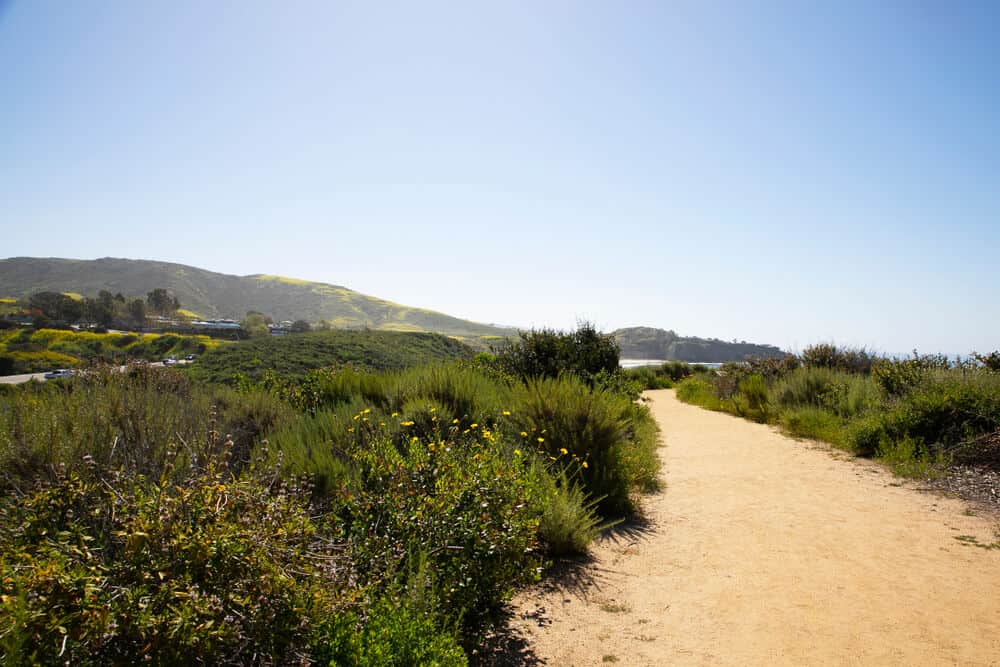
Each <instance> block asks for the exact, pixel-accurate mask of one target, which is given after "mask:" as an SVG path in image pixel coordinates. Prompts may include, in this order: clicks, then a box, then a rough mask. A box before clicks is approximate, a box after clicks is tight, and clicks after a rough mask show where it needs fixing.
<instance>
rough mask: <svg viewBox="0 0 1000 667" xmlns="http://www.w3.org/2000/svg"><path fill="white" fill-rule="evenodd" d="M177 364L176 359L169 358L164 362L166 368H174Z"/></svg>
mask: <svg viewBox="0 0 1000 667" xmlns="http://www.w3.org/2000/svg"><path fill="white" fill-rule="evenodd" d="M176 363H177V358H176V357H167V358H166V359H164V360H163V365H164V366H173V365H174V364H176Z"/></svg>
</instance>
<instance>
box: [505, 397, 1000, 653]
mask: <svg viewBox="0 0 1000 667" xmlns="http://www.w3.org/2000/svg"><path fill="white" fill-rule="evenodd" d="M648 395H649V396H650V398H652V409H653V413H654V415H655V416H656V418H657V420H658V421H659V423H660V425H661V427H662V429H663V437H664V442H665V446H664V447H663V448H662V449H661V456H662V457H663V462H664V476H665V480H666V489H665V491H664V492H663V493H661V494H657V495H654V496H650V497H647V498H646V499H645V503H644V508H645V511H646V514H647V515H648V525H647V527H646V528H645V529H644V530H642V531H631V532H630V531H619V532H618V534H616V535H613V536H610V537H608V538H606V539H603V540H602V541H601V542H600V543H599V544H597V545H596V546H595V548H594V549H593V552H594V562H593V563H592V564H591V565H588V566H585V567H584V568H582V569H580V570H578V571H576V572H575V573H574V574H572V575H571V576H570V577H567V578H564V579H563V580H562V581H561V582H560V584H559V585H558V586H547V587H540V588H538V589H535V590H532V591H528V592H527V593H524V594H522V595H521V596H520V597H519V598H518V599H517V600H515V605H514V606H515V616H514V618H515V620H514V621H512V623H511V625H512V629H513V630H514V631H515V632H517V633H520V634H521V635H522V636H523V638H524V640H525V641H526V642H527V643H528V645H529V646H530V651H531V653H533V655H534V657H537V659H538V661H539V662H542V663H543V664H547V665H559V666H562V665H595V664H609V663H615V662H617V663H619V664H622V665H773V664H796V665H800V664H811V665H856V664H865V665H1000V549H992V550H988V549H985V548H981V547H977V546H975V545H974V544H970V542H971V541H972V540H976V541H978V543H980V544H983V545H985V544H991V543H994V542H995V541H996V540H997V539H998V536H997V533H996V530H997V521H996V519H995V518H990V517H980V516H974V515H973V512H972V510H970V509H969V506H968V505H966V504H965V503H963V502H961V501H958V500H951V499H946V498H941V497H939V496H934V495H930V494H927V493H922V492H920V491H917V490H916V489H915V488H914V487H913V486H912V485H910V484H902V483H901V482H900V480H899V479H897V478H894V477H893V476H892V475H890V474H889V473H887V472H885V471H883V470H882V469H880V468H878V467H877V466H875V465H872V464H868V463H864V462H855V461H853V460H849V459H848V457H845V456H842V455H837V453H835V452H832V451H831V450H830V449H829V448H826V447H824V446H821V445H818V444H815V443H806V442H800V441H795V440H792V439H790V438H787V437H785V436H782V435H780V434H779V433H777V432H776V431H774V429H772V428H770V427H768V426H763V425H759V424H753V423H750V422H746V421H743V420H740V419H737V418H734V417H730V416H728V415H724V414H719V413H713V412H709V411H706V410H702V409H700V408H696V407H692V406H688V405H685V404H683V403H680V402H679V401H677V399H676V398H675V397H674V394H673V392H672V391H670V390H666V391H657V392H650V393H649V394H648ZM959 538H961V539H959ZM540 621H541V622H540ZM523 657H524V656H522V658H523Z"/></svg>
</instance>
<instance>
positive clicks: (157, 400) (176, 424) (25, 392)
mask: <svg viewBox="0 0 1000 667" xmlns="http://www.w3.org/2000/svg"><path fill="white" fill-rule="evenodd" d="M292 417H293V412H292V410H291V409H290V408H288V406H286V405H285V404H283V403H282V402H281V401H278V400H277V399H275V398H273V397H270V396H266V395H239V394H236V393H235V392H232V391H227V390H224V389H218V390H208V389H204V388H201V387H195V386H193V385H192V384H191V383H190V382H188V381H187V380H186V378H184V376H183V375H181V374H180V373H177V372H174V371H171V370H170V369H160V368H151V367H142V366H138V367H134V368H132V369H131V370H130V371H129V372H127V373H120V372H118V371H117V369H114V368H103V369H98V370H95V371H93V372H88V373H87V374H86V375H84V376H82V377H79V378H76V379H75V380H73V381H72V382H68V383H63V384H59V385H56V384H53V383H45V384H44V385H37V386H32V385H30V384H29V385H25V386H23V387H21V388H19V390H18V391H16V392H12V393H9V394H7V395H4V396H0V469H2V470H3V471H4V472H5V475H4V476H3V477H2V478H0V488H10V486H14V487H20V488H25V487H26V486H30V484H31V483H32V482H33V481H34V480H35V479H37V478H48V479H51V478H53V475H56V474H57V473H60V472H61V471H62V472H65V471H74V470H77V471H79V470H81V469H83V468H84V467H85V466H86V465H87V461H92V462H96V463H98V464H100V465H102V466H108V467H111V468H115V469H121V470H123V471H124V472H126V473H127V474H141V475H145V476H147V477H150V478H154V479H155V478H158V477H159V475H160V474H161V472H162V471H163V470H164V469H165V466H166V463H167V461H168V460H172V459H171V453H172V452H177V453H178V454H179V455H180V457H181V461H182V465H181V468H180V469H175V473H177V474H180V473H183V472H184V469H186V467H187V466H189V465H192V464H197V463H199V462H203V461H205V460H207V458H208V457H209V456H210V455H211V454H212V453H213V452H216V451H218V448H219V447H220V446H221V445H222V444H223V443H224V442H226V441H227V440H232V442H233V444H234V447H233V451H234V454H235V455H236V457H237V461H238V462H240V463H243V462H245V461H246V460H247V458H248V456H249V450H250V448H251V445H252V443H253V442H254V441H255V440H256V439H257V438H258V437H259V436H260V434H261V433H263V432H264V431H267V430H270V429H272V428H274V427H276V426H279V425H281V424H283V423H288V422H289V421H290V420H291V419H292ZM206 424H210V427H209V428H206Z"/></svg>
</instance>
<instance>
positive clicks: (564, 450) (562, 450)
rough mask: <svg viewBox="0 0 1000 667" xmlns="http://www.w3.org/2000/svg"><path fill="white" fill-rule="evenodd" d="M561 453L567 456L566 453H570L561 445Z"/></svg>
mask: <svg viewBox="0 0 1000 667" xmlns="http://www.w3.org/2000/svg"><path fill="white" fill-rule="evenodd" d="M539 440H541V438H539ZM559 453H560V454H562V455H563V456H565V455H566V454H569V451H568V450H567V449H566V448H565V447H560V448H559Z"/></svg>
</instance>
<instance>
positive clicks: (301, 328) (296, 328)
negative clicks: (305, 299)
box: [289, 320, 312, 333]
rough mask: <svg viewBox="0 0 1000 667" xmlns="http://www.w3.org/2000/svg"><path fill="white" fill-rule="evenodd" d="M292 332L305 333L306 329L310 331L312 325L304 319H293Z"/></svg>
mask: <svg viewBox="0 0 1000 667" xmlns="http://www.w3.org/2000/svg"><path fill="white" fill-rule="evenodd" d="M289 330H290V331H291V332H292V333H305V332H307V331H312V327H311V326H310V325H309V323H308V322H306V321H305V320H295V321H294V322H292V326H291V329H289Z"/></svg>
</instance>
